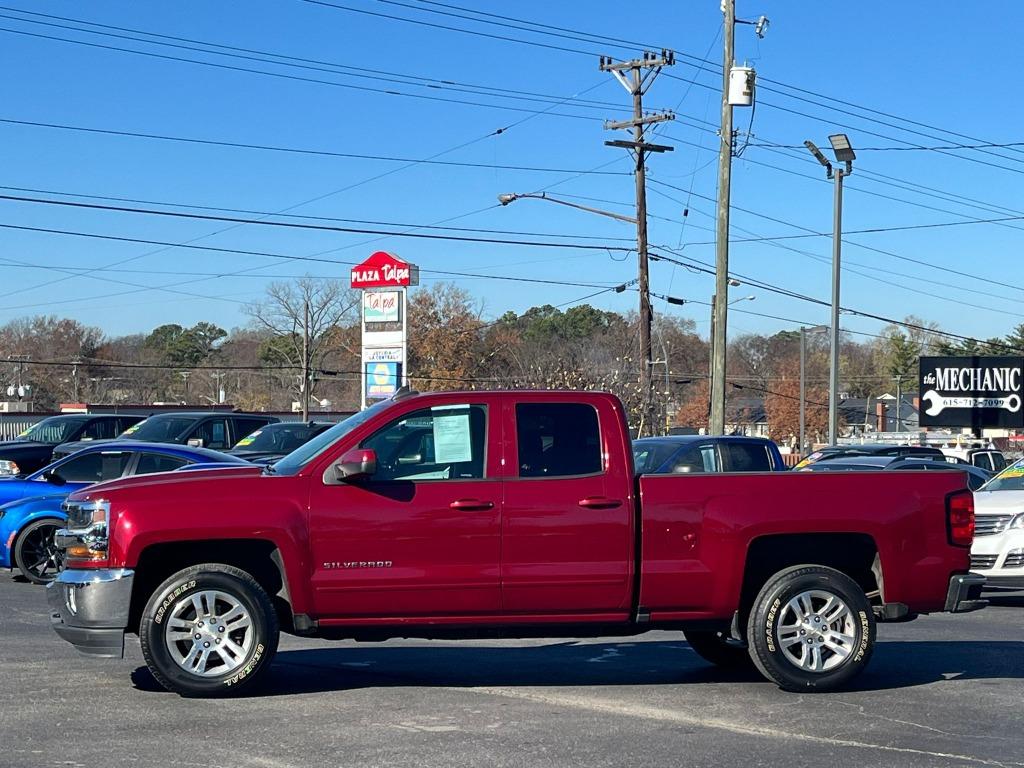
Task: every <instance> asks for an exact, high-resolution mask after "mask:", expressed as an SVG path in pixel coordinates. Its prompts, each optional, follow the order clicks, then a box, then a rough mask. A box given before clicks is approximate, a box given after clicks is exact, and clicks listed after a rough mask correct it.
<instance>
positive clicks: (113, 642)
mask: <svg viewBox="0 0 1024 768" xmlns="http://www.w3.org/2000/svg"><path fill="white" fill-rule="evenodd" d="M134 576H135V572H134V571H132V570H131V569H129V568H109V569H108V568H105V569H99V570H85V569H81V570H67V571H61V573H60V575H58V576H57V578H56V579H55V580H54V581H52V582H50V583H49V584H48V585H47V587H46V599H47V602H48V603H49V606H50V624H51V626H52V627H53V629H54V631H55V632H56V633H57V634H58V635H60V636H61V637H62V638H64V639H65V640H67V641H68V642H69V643H71V644H72V645H73V646H75V648H76V650H78V651H79V652H81V653H84V654H86V655H88V656H101V657H106V658H115V659H120V658H122V657H123V656H124V632H125V628H126V627H127V626H128V610H129V607H130V606H131V599H132V581H133V580H134Z"/></svg>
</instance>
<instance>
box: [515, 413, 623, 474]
mask: <svg viewBox="0 0 1024 768" xmlns="http://www.w3.org/2000/svg"><path fill="white" fill-rule="evenodd" d="M515 412H516V448H517V452H518V471H517V474H518V476H519V477H522V478H542V477H543V478H547V477H579V476H581V475H596V474H600V473H601V472H602V471H603V469H604V466H603V464H604V462H603V457H602V451H601V429H600V426H599V424H598V418H597V410H596V409H595V408H594V407H593V406H592V405H588V404H584V403H529V402H526V403H516V407H515Z"/></svg>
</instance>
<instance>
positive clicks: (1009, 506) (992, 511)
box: [974, 491, 1024, 515]
mask: <svg viewBox="0 0 1024 768" xmlns="http://www.w3.org/2000/svg"><path fill="white" fill-rule="evenodd" d="M974 512H975V514H978V515H997V514H1002V515H1006V514H1013V513H1017V512H1024V491H977V492H975V494H974Z"/></svg>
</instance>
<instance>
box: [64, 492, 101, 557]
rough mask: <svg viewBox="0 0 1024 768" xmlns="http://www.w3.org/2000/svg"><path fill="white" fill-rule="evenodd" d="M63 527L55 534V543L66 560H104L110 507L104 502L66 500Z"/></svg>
mask: <svg viewBox="0 0 1024 768" xmlns="http://www.w3.org/2000/svg"><path fill="white" fill-rule="evenodd" d="M64 511H65V512H66V513H67V515H68V521H67V527H66V528H65V529H64V530H62V531H60V532H59V533H58V534H57V537H56V539H55V543H56V544H57V546H58V547H60V548H63V549H64V550H65V551H66V555H67V557H68V558H69V559H74V560H105V559H106V557H107V543H108V542H109V541H110V504H109V503H108V502H106V501H102V500H97V501H68V502H65V503H64Z"/></svg>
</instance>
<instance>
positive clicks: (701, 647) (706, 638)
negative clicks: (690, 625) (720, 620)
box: [683, 629, 752, 669]
mask: <svg viewBox="0 0 1024 768" xmlns="http://www.w3.org/2000/svg"><path fill="white" fill-rule="evenodd" d="M683 634H684V635H685V636H686V642H688V643H689V644H690V647H691V648H693V651H694V653H696V654H697V655H698V656H700V657H701V658H702V659H704V660H705V661H708V662H711V663H712V664H714V665H715V666H716V667H723V668H725V669H749V668H750V667H751V666H752V664H751V661H750V653H749V652H748V651H747V644H746V643H744V642H743V641H742V640H737V639H736V638H734V637H733V636H732V634H731V633H730V632H729V631H728V630H725V631H723V632H714V631H711V630H703V629H701V630H695V629H687V630H683Z"/></svg>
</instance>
